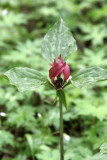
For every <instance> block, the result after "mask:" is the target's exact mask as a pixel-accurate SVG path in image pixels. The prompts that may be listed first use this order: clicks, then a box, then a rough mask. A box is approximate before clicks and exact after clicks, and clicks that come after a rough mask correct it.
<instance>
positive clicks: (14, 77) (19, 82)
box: [4, 67, 48, 91]
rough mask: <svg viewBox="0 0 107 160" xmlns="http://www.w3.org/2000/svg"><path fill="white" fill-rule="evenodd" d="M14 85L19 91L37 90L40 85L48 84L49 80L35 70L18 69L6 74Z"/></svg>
mask: <svg viewBox="0 0 107 160" xmlns="http://www.w3.org/2000/svg"><path fill="white" fill-rule="evenodd" d="M4 75H5V76H7V77H8V79H9V81H10V83H11V84H12V85H15V86H17V88H18V89H19V91H26V90H35V89H36V88H38V87H39V86H40V85H43V84H46V83H47V81H48V80H47V79H46V77H45V76H43V75H42V74H41V73H39V72H38V71H36V70H34V69H30V68H26V67H24V68H23V67H16V68H12V69H10V70H9V71H7V72H5V73H4Z"/></svg>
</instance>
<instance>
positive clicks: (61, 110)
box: [59, 100, 64, 160]
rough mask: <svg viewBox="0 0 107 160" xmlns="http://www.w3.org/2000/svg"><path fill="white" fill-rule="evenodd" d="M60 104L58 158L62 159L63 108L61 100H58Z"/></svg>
mask: <svg viewBox="0 0 107 160" xmlns="http://www.w3.org/2000/svg"><path fill="white" fill-rule="evenodd" d="M59 106H60V160H64V145H63V108H62V102H61V101H60V100H59Z"/></svg>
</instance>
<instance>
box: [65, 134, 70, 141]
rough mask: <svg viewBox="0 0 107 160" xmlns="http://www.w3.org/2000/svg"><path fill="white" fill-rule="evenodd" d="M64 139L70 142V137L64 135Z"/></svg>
mask: <svg viewBox="0 0 107 160" xmlns="http://www.w3.org/2000/svg"><path fill="white" fill-rule="evenodd" d="M64 139H65V140H66V141H70V136H69V135H67V134H65V133H64Z"/></svg>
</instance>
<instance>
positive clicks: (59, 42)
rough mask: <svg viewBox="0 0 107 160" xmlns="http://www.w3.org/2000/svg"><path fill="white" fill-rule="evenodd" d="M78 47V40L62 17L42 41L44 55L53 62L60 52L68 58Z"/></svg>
mask: <svg viewBox="0 0 107 160" xmlns="http://www.w3.org/2000/svg"><path fill="white" fill-rule="evenodd" d="M76 49H77V46H76V42H75V40H74V38H73V36H72V34H71V32H70V31H69V29H68V27H66V25H65V23H64V21H63V20H62V19H60V20H59V21H58V22H57V23H55V25H54V26H53V27H52V28H51V29H50V30H49V31H48V33H47V34H46V35H45V37H44V39H43V42H42V54H43V57H44V58H45V59H46V60H48V61H49V62H51V63H52V62H53V61H54V59H55V60H56V61H57V60H58V57H59V55H60V54H61V55H62V59H63V60H66V59H67V58H68V56H69V55H70V54H72V53H73V52H75V51H76Z"/></svg>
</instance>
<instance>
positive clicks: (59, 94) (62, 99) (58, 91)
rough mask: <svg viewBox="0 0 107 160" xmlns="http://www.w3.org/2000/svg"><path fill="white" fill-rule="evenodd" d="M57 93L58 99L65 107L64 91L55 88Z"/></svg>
mask: <svg viewBox="0 0 107 160" xmlns="http://www.w3.org/2000/svg"><path fill="white" fill-rule="evenodd" d="M57 95H58V97H59V100H60V101H61V102H62V104H63V105H64V106H65V108H66V109H67V103H66V97H65V92H64V91H63V90H57Z"/></svg>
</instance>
